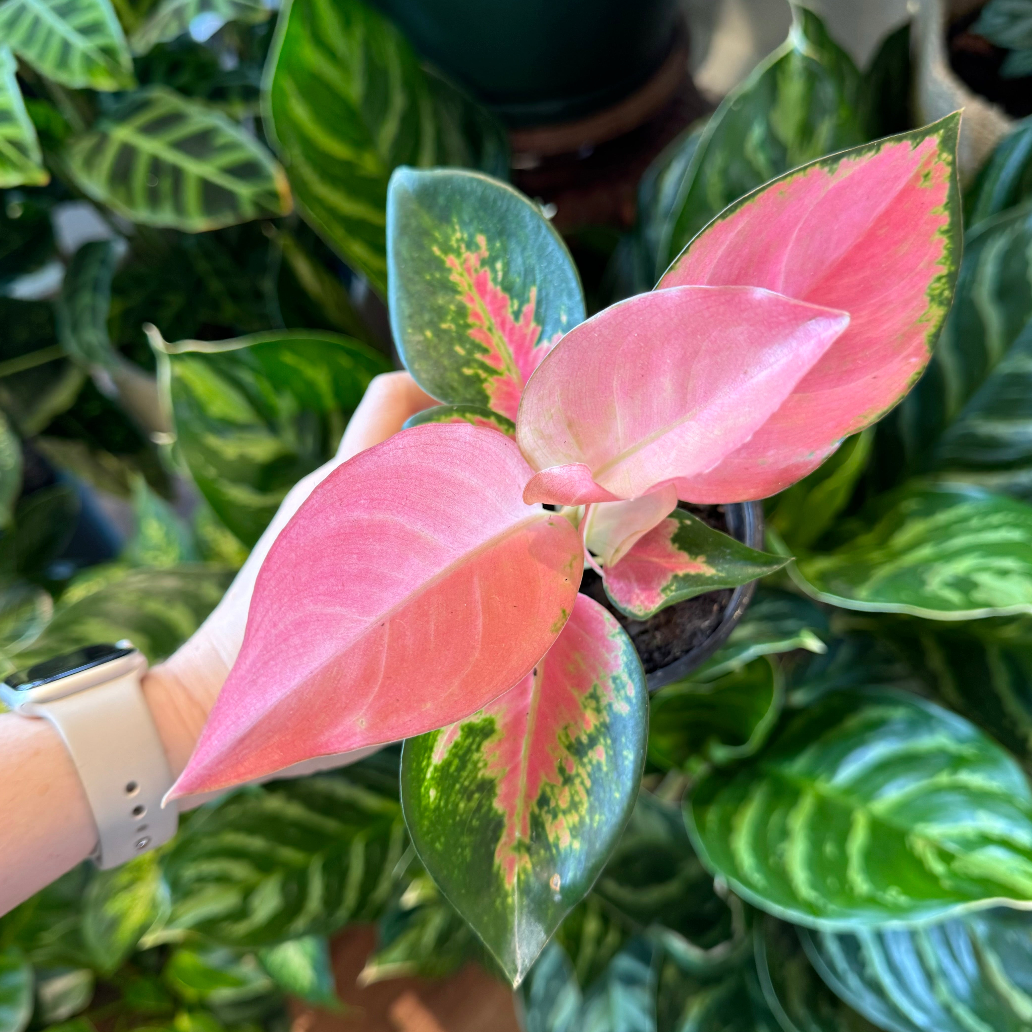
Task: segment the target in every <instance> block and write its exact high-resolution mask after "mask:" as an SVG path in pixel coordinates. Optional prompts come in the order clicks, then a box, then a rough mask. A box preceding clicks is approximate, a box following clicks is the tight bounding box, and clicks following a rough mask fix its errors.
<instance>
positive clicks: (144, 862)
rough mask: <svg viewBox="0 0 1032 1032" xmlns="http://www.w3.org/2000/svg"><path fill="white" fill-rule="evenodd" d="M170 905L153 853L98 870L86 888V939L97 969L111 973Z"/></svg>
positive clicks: (84, 915) (83, 927) (84, 914)
mask: <svg viewBox="0 0 1032 1032" xmlns="http://www.w3.org/2000/svg"><path fill="white" fill-rule="evenodd" d="M167 907H168V898H167V891H166V889H165V887H164V885H163V884H162V879H161V869H160V867H159V865H158V858H157V856H156V855H155V854H154V853H148V854H147V855H145V856H141V857H137V858H135V859H133V860H130V861H129V863H127V864H125V865H123V866H122V867H118V868H115V869H114V870H111V871H98V872H97V873H96V874H95V875H94V877H93V880H92V881H91V882H90V886H89V888H88V889H87V890H86V898H85V900H84V907H83V914H82V934H83V941H84V942H85V944H86V948H87V950H88V951H89V954H90V957H91V958H92V960H93V963H94V965H95V966H96V968H97V970H99V971H101V972H103V973H104V974H109V975H110V974H112V973H113V972H114V971H115V970H116V969H117V968H118V967H119V966H120V965H121V964H122V962H123V961H124V960H125V959H126V958H127V957H128V956H129V954H130V953H132V951H133V950H134V949H135V948H136V945H137V943H139V941H140V939H141V938H142V936H143V934H144V932H146V931H147V929H148V928H150V927H151V925H153V924H154V923H155V922H156V921H157V920H159V918H160V917H161V916H163V912H164V911H165V910H166V909H167Z"/></svg>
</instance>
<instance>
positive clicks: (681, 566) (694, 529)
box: [602, 509, 790, 620]
mask: <svg viewBox="0 0 1032 1032" xmlns="http://www.w3.org/2000/svg"><path fill="white" fill-rule="evenodd" d="M789 561H790V560H789V559H788V558H785V557H782V556H777V555H770V554H768V553H767V552H760V551H757V550H756V549H755V548H750V547H749V546H748V545H743V544H742V542H741V541H736V540H735V539H734V538H733V537H730V536H729V535H727V534H722V533H721V532H720V531H719V530H714V529H713V528H712V527H707V526H706V524H705V523H703V522H702V520H699V519H697V518H696V517H694V516H692V515H691V513H687V512H685V511H684V510H683V509H675V510H674V511H673V513H671V514H670V516H669V517H667V518H666V519H665V520H663V522H662V523H660V524H659V526H657V527H655V528H654V529H653V530H650V531H649V532H648V533H647V534H646V535H645V536H644V537H642V538H641V539H640V540H639V541H638V542H637V544H635V545H634V547H633V548H631V550H630V551H629V552H628V553H627V554H626V555H625V556H624V557H623V558H622V559H621V560H620V561H619V562H618V563H616V564H615V565H613V566H607V567H606V568H605V569H604V570H603V578H602V581H603V584H604V585H605V589H606V594H607V595H608V596H609V598H610V600H611V601H612V603H613V605H615V606H616V607H617V609H619V610H620V611H621V612H622V613H625V614H626V615H627V616H630V617H633V618H634V619H636V620H647V619H648V618H649V617H650V616H655V615H656V613H658V612H659V611H660V610H661V609H665V608H666V607H667V606H669V605H673V604H674V603H675V602H683V601H684V600H685V599H686V598H694V597H695V596H696V595H701V594H703V593H704V592H706V591H715V590H717V589H718V588H734V587H737V586H738V585H739V584H748V583H749V581H752V580H756V578H757V577H766V576H767V574H768V573H773V572H774V571H775V570H780V569H781V567H782V566H784V565H785V564H786V563H787V562H789Z"/></svg>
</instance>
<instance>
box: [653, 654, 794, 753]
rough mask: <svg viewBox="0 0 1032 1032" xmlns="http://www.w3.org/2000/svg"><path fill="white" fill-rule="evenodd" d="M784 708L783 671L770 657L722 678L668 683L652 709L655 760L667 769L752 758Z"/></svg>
mask: <svg viewBox="0 0 1032 1032" xmlns="http://www.w3.org/2000/svg"><path fill="white" fill-rule="evenodd" d="M783 704H784V686H783V684H782V680H781V675H780V671H779V670H778V668H777V667H776V666H775V665H774V663H773V662H772V661H771V660H770V659H768V658H766V657H762V658H760V659H754V660H753V661H752V662H751V663H749V664H747V665H746V666H744V667H742V668H741V669H739V670H735V671H732V672H731V673H727V674H724V675H723V676H722V677H718V678H716V679H713V680H711V679H709V678H706V679H704V680H703V679H695V678H693V679H692V680H689V681H679V682H676V683H674V684H670V685H667V686H666V687H665V688H662V689H661V690H660V691H659V692H657V693H656V695H654V696H653V697H652V699H651V701H650V705H649V759H650V760H651V761H652V762H653V763H655V764H656V765H657V766H658V767H662V768H664V769H665V770H670V769H671V768H680V769H682V770H686V771H689V772H691V771H693V770H696V769H698V768H699V767H700V766H701V765H702V764H703V763H705V762H706V761H709V762H712V763H716V764H724V763H729V762H731V761H733V760H737V759H741V758H742V757H745V756H752V755H753V754H754V753H755V752H756V751H757V750H758V749H759V748H760V746H762V745H763V743H764V741H766V739H767V737H768V736H769V735H770V733H771V731H772V730H773V729H774V724H775V722H776V721H777V719H778V716H779V715H780V713H781V707H782V705H783Z"/></svg>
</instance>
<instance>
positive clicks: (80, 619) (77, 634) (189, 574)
mask: <svg viewBox="0 0 1032 1032" xmlns="http://www.w3.org/2000/svg"><path fill="white" fill-rule="evenodd" d="M112 572H113V576H112V577H111V579H108V578H107V577H105V575H104V574H105V571H104V570H103V569H100V570H98V571H97V572H95V573H92V574H89V575H86V576H85V577H83V578H82V579H81V580H77V581H74V582H73V583H72V584H71V585H70V586H69V587H68V589H67V590H66V591H65V593H64V595H63V596H62V598H61V604H60V605H59V606H58V607H57V609H56V610H55V612H54V618H53V620H52V621H51V622H50V624H49V625H48V627H47V629H46V630H45V631H44V632H43V633H42V634H41V635H40V636H39V637H38V638H37V639H36V640H35V641H34V642H33V643H32V645H31V646H30V647H29V648H27V649H25V650H24V651H22V652H19V653H18V662H19V664H22V665H26V666H27V665H31V664H32V663H34V662H37V661H39V660H43V659H48V658H50V657H52V656H58V655H60V654H61V653H63V652H70V651H71V650H72V649H77V648H79V647H81V646H83V645H92V644H95V643H96V642H98V641H118V639H119V638H129V639H131V640H132V642H133V644H134V645H135V646H136V647H137V648H138V649H140V651H141V652H143V653H144V655H146V656H147V658H148V659H149V660H150V661H151V662H152V663H155V662H157V661H158V660H160V659H164V658H165V657H166V656H170V655H171V654H172V653H173V652H175V650H176V649H177V648H178V647H179V646H180V645H181V644H182V643H183V642H184V641H186V639H187V638H189V637H190V635H191V634H193V632H194V631H196V630H197V628H198V627H200V625H201V624H202V623H203V621H204V618H205V617H206V616H207V615H208V613H210V612H211V611H212V610H213V609H214V608H215V606H216V605H217V604H218V602H219V600H220V599H221V598H222V595H223V594H224V593H225V590H226V588H228V587H229V582H230V581H231V580H232V578H233V574H232V571H230V570H227V569H225V568H223V567H218V566H215V567H212V566H203V565H201V564H200V563H198V564H196V565H192V566H190V565H187V566H180V567H178V568H176V569H171V570H133V571H131V572H128V573H126V572H125V571H124V570H123V569H121V568H116V569H115V570H114V571H112Z"/></svg>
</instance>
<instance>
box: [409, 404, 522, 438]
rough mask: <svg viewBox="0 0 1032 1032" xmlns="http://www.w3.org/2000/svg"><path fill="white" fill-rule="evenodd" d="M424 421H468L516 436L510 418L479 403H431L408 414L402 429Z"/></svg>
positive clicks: (471, 424)
mask: <svg viewBox="0 0 1032 1032" xmlns="http://www.w3.org/2000/svg"><path fill="white" fill-rule="evenodd" d="M424 423H468V424H469V425H470V426H483V427H487V429H489V430H500V431H501V432H502V433H503V434H506V435H507V436H509V437H512V438H515V437H516V424H515V423H514V422H513V421H512V420H511V419H506V418H505V416H502V415H499V413H497V412H492V411H491V410H490V409H489V408H481V407H480V406H479V405H432V406H431V407H430V408H428V409H423V411H422V412H417V413H416V414H415V415H414V416H409V418H408V419H407V420H405V426H404V429H405V430H408V429H409V427H413V426H422V425H423V424H424Z"/></svg>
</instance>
